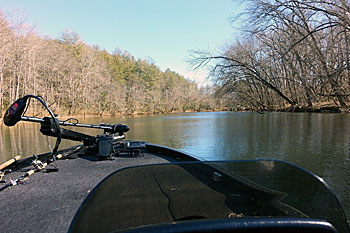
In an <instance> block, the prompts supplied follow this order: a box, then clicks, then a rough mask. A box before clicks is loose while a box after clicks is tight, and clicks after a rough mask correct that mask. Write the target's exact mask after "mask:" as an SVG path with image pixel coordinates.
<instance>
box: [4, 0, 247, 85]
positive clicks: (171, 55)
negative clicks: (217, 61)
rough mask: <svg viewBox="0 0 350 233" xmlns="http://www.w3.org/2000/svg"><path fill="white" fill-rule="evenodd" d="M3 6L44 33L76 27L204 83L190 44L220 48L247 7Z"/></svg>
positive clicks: (41, 2) (104, 0)
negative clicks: (191, 58) (192, 60)
mask: <svg viewBox="0 0 350 233" xmlns="http://www.w3.org/2000/svg"><path fill="white" fill-rule="evenodd" d="M0 9H1V10H3V11H5V12H9V13H10V14H11V12H13V11H15V12H17V14H18V12H21V13H22V12H23V13H24V15H25V16H26V22H27V23H29V24H32V25H34V26H35V27H36V30H37V32H38V33H39V34H40V35H46V36H50V37H53V38H57V37H59V36H60V35H61V34H62V32H63V31H65V30H71V31H75V32H77V33H78V34H79V35H80V36H81V38H82V40H83V41H84V42H85V43H87V44H89V45H92V44H97V45H99V46H100V47H101V48H104V49H106V50H107V51H109V52H110V53H112V52H113V51H114V50H115V48H120V49H122V50H127V51H128V52H129V53H130V54H131V55H133V56H134V57H136V58H142V59H145V58H149V57H151V58H152V59H153V60H154V61H155V63H156V65H158V66H159V67H160V69H161V70H162V71H164V70H165V69H166V68H170V69H171V70H173V71H176V72H178V73H179V74H181V75H183V76H184V77H186V78H190V79H192V80H195V81H197V82H198V83H203V81H204V79H205V77H206V76H207V75H206V72H205V71H199V72H192V71H191V67H190V66H189V64H188V63H187V62H186V59H187V58H188V57H189V50H195V49H204V50H207V49H210V50H214V49H217V50H220V49H222V48H223V46H224V45H225V44H226V43H227V42H229V41H233V40H234V37H235V34H234V33H235V30H234V29H233V27H232V24H231V23H230V18H231V17H232V16H234V15H235V14H237V13H239V11H240V10H242V9H240V6H239V5H238V4H237V3H234V2H233V1H232V0H95V1H92V0H0ZM236 33H237V32H236Z"/></svg>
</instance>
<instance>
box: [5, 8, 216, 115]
mask: <svg viewBox="0 0 350 233" xmlns="http://www.w3.org/2000/svg"><path fill="white" fill-rule="evenodd" d="M0 87H1V88H0V113H1V115H2V114H3V112H4V111H5V110H6V109H7V108H8V107H9V105H10V104H11V103H12V102H13V101H14V100H16V99H17V98H19V97H21V96H23V95H26V94H34V95H40V96H42V97H43V98H44V99H45V100H46V101H47V103H48V104H49V105H50V106H51V108H52V109H53V110H54V111H55V112H57V113H59V114H60V115H102V114H110V115H115V114H137V113H166V112H185V111H203V110H211V109H214V107H215V106H217V102H216V101H217V100H216V99H215V98H214V97H213V96H212V95H211V94H210V93H211V92H212V90H210V89H209V88H201V89H200V88H198V86H197V84H196V83H194V82H192V81H189V80H188V79H185V78H184V77H182V76H181V75H179V74H177V73H176V72H173V71H170V70H166V71H165V72H162V71H161V70H160V69H159V68H158V67H157V66H156V65H155V64H154V62H152V61H150V60H147V59H135V58H134V57H133V56H132V55H131V54H129V53H128V52H126V51H121V50H120V49H119V50H118V49H116V50H115V52H114V53H112V54H110V53H108V52H107V51H105V50H103V49H101V48H99V47H98V46H90V45H87V44H86V43H84V42H83V41H81V39H80V37H79V35H78V34H77V33H75V32H70V31H66V32H63V33H62V35H61V36H60V37H59V38H55V39H52V38H43V37H42V36H39V35H38V34H37V33H35V31H34V30H33V29H32V28H31V27H30V26H29V27H28V25H27V24H26V23H25V22H21V21H18V20H17V21H16V22H15V23H13V22H12V19H11V17H9V16H7V15H4V14H1V15H0ZM31 106H33V105H32V104H31ZM28 111H29V112H30V113H31V114H37V113H39V112H40V111H41V109H40V108H39V105H38V104H37V105H35V104H34V107H31V109H28Z"/></svg>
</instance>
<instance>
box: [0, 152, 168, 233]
mask: <svg viewBox="0 0 350 233" xmlns="http://www.w3.org/2000/svg"><path fill="white" fill-rule="evenodd" d="M167 162H169V161H168V160H165V159H163V158H161V157H158V156H156V155H153V154H150V153H145V154H144V156H143V157H130V156H123V157H116V159H115V160H104V161H93V160H89V159H87V158H85V159H84V158H80V157H78V158H76V159H68V160H67V159H62V160H58V161H57V165H58V168H59V171H58V172H51V173H44V172H38V173H35V174H33V175H32V176H30V177H29V178H28V180H26V181H25V182H24V184H21V185H17V186H12V187H9V188H7V189H5V190H3V191H1V192H0V200H1V201H0V210H1V211H0V221H1V224H0V232H2V233H7V232H8V233H10V232H11V233H13V232H35V233H40V232H45V233H48V232H55V233H58V232H67V231H68V227H69V225H70V223H71V221H72V219H73V217H74V215H75V213H76V211H77V210H78V208H79V206H80V205H81V203H82V201H83V200H84V199H85V198H86V197H87V195H88V194H89V192H90V191H91V190H92V189H93V188H94V187H95V186H96V185H97V184H98V183H99V182H100V181H101V180H102V179H103V178H105V177H106V176H108V175H109V174H111V173H112V172H114V171H116V170H118V169H121V168H124V167H130V166H136V165H141V164H153V163H167ZM28 169H32V167H29V168H28ZM28 169H26V168H21V169H20V170H18V171H14V172H12V173H10V174H8V175H6V176H5V179H7V180H9V179H10V178H12V179H15V178H17V177H19V176H21V175H23V174H24V173H25V172H26V171H27V170H28Z"/></svg>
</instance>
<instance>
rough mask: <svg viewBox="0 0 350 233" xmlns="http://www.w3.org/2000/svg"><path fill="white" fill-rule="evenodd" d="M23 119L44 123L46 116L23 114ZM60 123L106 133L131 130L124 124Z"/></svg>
mask: <svg viewBox="0 0 350 233" xmlns="http://www.w3.org/2000/svg"><path fill="white" fill-rule="evenodd" d="M21 121H30V122H37V123H43V122H45V118H38V117H28V116H22V117H21ZM58 123H59V124H60V125H62V126H75V127H83V128H91V129H103V130H104V132H105V133H112V134H115V133H126V132H128V131H129V130H130V128H129V126H127V125H122V124H115V125H111V124H103V123H102V124H98V125H92V124H80V123H72V122H66V121H58Z"/></svg>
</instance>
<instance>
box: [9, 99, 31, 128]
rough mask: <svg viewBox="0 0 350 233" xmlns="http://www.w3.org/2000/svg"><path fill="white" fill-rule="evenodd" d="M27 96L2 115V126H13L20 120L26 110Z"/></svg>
mask: <svg viewBox="0 0 350 233" xmlns="http://www.w3.org/2000/svg"><path fill="white" fill-rule="evenodd" d="M27 99H28V96H24V97H22V98H19V99H18V100H16V101H15V102H14V103H13V104H12V105H11V106H10V107H9V109H7V111H6V112H5V114H4V124H5V125H6V126H14V125H15V124H16V123H17V122H19V121H20V120H21V116H22V114H23V112H24V110H25V108H26V105H27Z"/></svg>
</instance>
